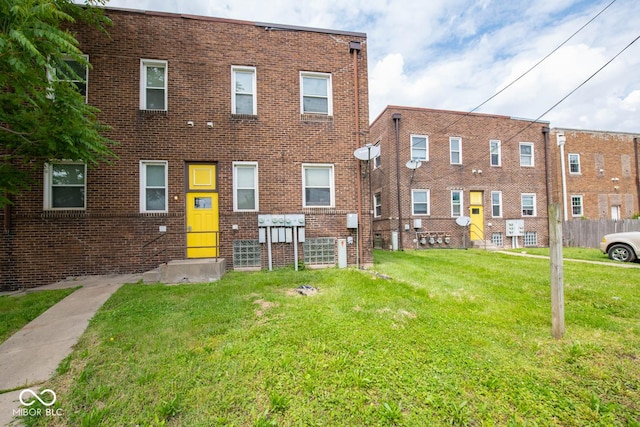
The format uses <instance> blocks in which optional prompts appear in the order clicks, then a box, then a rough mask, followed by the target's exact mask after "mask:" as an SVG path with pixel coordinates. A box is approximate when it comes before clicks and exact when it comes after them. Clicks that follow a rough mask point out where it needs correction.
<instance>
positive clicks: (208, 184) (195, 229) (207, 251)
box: [186, 163, 220, 258]
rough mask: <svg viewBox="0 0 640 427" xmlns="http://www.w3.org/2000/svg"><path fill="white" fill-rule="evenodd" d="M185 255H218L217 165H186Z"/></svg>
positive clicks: (199, 256) (195, 256)
mask: <svg viewBox="0 0 640 427" xmlns="http://www.w3.org/2000/svg"><path fill="white" fill-rule="evenodd" d="M187 175H188V178H187V179H188V183H187V184H188V187H187V197H186V203H187V258H214V257H217V256H218V250H219V245H220V238H219V235H218V230H219V227H218V192H217V182H216V181H217V179H216V165H212V164H199V163H198V164H189V165H187Z"/></svg>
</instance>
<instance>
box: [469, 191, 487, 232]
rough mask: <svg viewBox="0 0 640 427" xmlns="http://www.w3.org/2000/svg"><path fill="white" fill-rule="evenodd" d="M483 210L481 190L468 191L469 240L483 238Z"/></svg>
mask: <svg viewBox="0 0 640 427" xmlns="http://www.w3.org/2000/svg"><path fill="white" fill-rule="evenodd" d="M483 212H484V210H483V206H482V191H471V192H470V193H469V217H470V218H471V224H470V225H469V235H470V238H471V240H484V213H483Z"/></svg>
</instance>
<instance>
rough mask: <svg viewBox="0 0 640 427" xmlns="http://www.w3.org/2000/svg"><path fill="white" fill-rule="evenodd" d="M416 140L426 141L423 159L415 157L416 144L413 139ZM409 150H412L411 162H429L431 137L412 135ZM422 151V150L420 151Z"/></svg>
mask: <svg viewBox="0 0 640 427" xmlns="http://www.w3.org/2000/svg"><path fill="white" fill-rule="evenodd" d="M414 138H424V140H425V154H424V158H422V157H418V156H415V155H414V154H413V147H414V143H413V139H414ZM409 144H410V145H409V148H410V150H411V160H421V161H423V162H427V161H429V135H417V134H411V136H410V138H409ZM420 150H422V149H420Z"/></svg>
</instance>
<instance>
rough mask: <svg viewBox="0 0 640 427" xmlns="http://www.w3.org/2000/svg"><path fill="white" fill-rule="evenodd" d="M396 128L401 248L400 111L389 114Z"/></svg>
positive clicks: (399, 241) (400, 239) (399, 244)
mask: <svg viewBox="0 0 640 427" xmlns="http://www.w3.org/2000/svg"><path fill="white" fill-rule="evenodd" d="M391 118H392V119H393V122H394V125H395V130H396V184H397V186H398V188H397V190H398V194H397V196H398V201H397V202H398V249H399V250H402V200H401V197H400V118H402V115H401V114H400V113H395V114H393V115H392V116H391Z"/></svg>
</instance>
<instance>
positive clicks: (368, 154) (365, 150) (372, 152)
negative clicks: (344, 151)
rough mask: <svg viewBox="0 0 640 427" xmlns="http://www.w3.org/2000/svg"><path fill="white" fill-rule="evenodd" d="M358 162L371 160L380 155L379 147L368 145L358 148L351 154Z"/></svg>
mask: <svg viewBox="0 0 640 427" xmlns="http://www.w3.org/2000/svg"><path fill="white" fill-rule="evenodd" d="M353 155H354V156H356V159H358V160H371V159H375V158H376V157H378V156H379V155H380V147H378V146H377V145H370V146H367V147H360V148H358V149H356V151H354V152H353Z"/></svg>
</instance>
